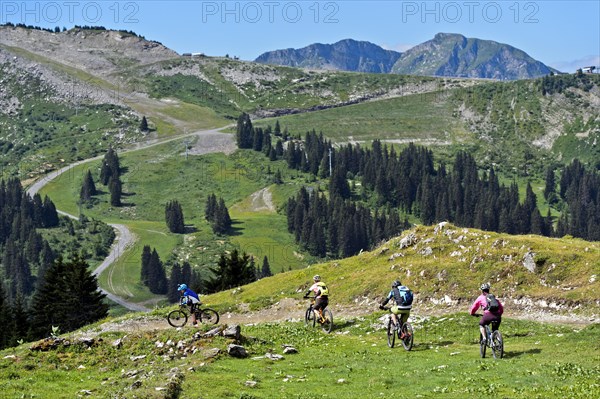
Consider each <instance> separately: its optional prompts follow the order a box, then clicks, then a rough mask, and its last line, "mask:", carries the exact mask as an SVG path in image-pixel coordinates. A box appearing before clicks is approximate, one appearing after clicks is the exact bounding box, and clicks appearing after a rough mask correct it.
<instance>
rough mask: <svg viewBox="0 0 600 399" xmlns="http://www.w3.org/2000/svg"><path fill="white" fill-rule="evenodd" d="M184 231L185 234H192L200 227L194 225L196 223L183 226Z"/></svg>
mask: <svg viewBox="0 0 600 399" xmlns="http://www.w3.org/2000/svg"><path fill="white" fill-rule="evenodd" d="M183 231H184V234H190V233H195V232H197V231H198V229H197V228H196V227H195V226H194V225H191V224H190V225H187V226H183Z"/></svg>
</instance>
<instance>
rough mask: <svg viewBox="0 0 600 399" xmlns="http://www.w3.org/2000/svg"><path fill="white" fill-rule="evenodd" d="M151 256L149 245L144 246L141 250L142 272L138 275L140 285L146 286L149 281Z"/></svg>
mask: <svg viewBox="0 0 600 399" xmlns="http://www.w3.org/2000/svg"><path fill="white" fill-rule="evenodd" d="M151 256H152V251H151V249H150V246H149V245H144V248H143V249H142V270H141V273H140V280H141V282H142V284H144V285H146V286H147V285H148V284H149V281H150V269H149V268H150V257H151Z"/></svg>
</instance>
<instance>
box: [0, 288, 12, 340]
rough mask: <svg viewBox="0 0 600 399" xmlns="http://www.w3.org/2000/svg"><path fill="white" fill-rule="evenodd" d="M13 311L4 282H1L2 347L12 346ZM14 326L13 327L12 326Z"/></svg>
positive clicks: (0, 322)
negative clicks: (5, 291) (5, 292)
mask: <svg viewBox="0 0 600 399" xmlns="http://www.w3.org/2000/svg"><path fill="white" fill-rule="evenodd" d="M11 315H12V312H11V309H10V305H9V303H8V300H7V298H6V295H5V294H4V288H3V284H0V325H1V326H3V328H0V349H4V348H6V347H8V346H10V344H11V341H12V331H13V328H14V326H12V316H11ZM11 327H12V328H11Z"/></svg>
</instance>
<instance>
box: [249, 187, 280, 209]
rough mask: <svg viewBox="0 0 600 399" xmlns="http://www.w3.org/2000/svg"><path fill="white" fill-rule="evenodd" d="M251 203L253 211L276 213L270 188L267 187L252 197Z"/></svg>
mask: <svg viewBox="0 0 600 399" xmlns="http://www.w3.org/2000/svg"><path fill="white" fill-rule="evenodd" d="M250 203H251V207H252V211H254V212H258V211H268V212H275V211H276V209H275V205H274V204H273V196H272V195H271V191H270V190H269V188H268V187H265V188H263V189H261V190H258V191H257V192H255V193H253V194H252V195H251V196H250Z"/></svg>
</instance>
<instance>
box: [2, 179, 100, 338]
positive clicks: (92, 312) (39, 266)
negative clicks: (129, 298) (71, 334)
mask: <svg viewBox="0 0 600 399" xmlns="http://www.w3.org/2000/svg"><path fill="white" fill-rule="evenodd" d="M58 224H59V218H58V213H57V211H56V207H55V206H54V203H52V201H51V200H50V199H49V198H48V197H47V196H46V197H45V198H44V200H43V201H42V199H41V197H40V195H39V194H36V195H34V196H33V197H30V196H29V195H28V194H27V193H26V192H25V191H24V190H23V188H22V186H21V183H20V182H19V180H17V179H9V180H8V181H4V180H2V181H0V252H1V254H2V256H1V262H2V263H1V264H0V277H1V281H0V323H3V324H2V325H3V326H4V328H3V329H0V348H4V347H7V346H14V345H16V343H17V341H18V340H20V339H28V340H33V339H38V338H42V337H45V336H48V335H49V334H50V333H51V330H52V327H56V328H60V331H61V332H67V331H72V330H73V329H76V328H79V327H81V326H83V325H84V324H87V323H90V322H92V321H95V320H98V319H99V318H102V317H105V316H106V314H107V311H108V308H107V306H106V305H105V304H104V303H103V302H102V300H103V298H104V296H103V295H102V294H100V292H98V286H97V281H96V279H95V277H94V276H93V275H91V273H90V272H89V271H88V270H87V269H88V265H87V263H86V262H85V260H84V259H83V258H82V257H81V256H79V255H75V254H74V255H73V256H72V257H71V259H70V260H68V261H65V260H63V259H62V257H61V256H58V255H56V254H55V253H54V251H53V250H52V248H51V247H50V245H49V243H48V241H47V240H45V239H44V238H43V237H42V236H41V234H40V233H39V232H38V231H37V229H39V228H52V227H56V226H58Z"/></svg>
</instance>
